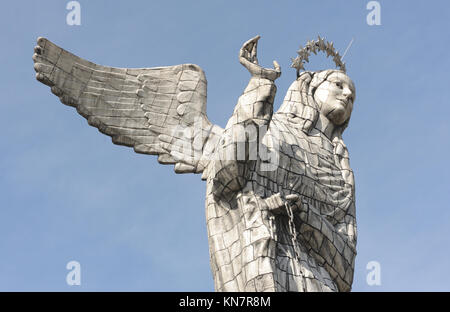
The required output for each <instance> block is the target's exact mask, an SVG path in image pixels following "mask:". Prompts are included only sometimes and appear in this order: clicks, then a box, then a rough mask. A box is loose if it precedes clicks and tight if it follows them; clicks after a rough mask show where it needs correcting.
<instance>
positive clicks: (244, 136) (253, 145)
mask: <svg viewBox="0 0 450 312" xmlns="http://www.w3.org/2000/svg"><path fill="white" fill-rule="evenodd" d="M259 38H260V37H259V36H256V37H254V38H252V39H250V40H248V41H247V42H245V43H244V44H243V46H242V48H241V49H240V51H239V62H240V63H241V64H242V65H243V66H244V67H245V68H247V70H248V71H249V72H250V74H251V75H252V77H251V78H250V82H249V83H248V86H247V87H246V88H245V90H244V93H243V94H242V95H241V96H240V97H239V100H238V103H237V105H236V108H235V109H234V112H233V115H232V116H231V118H230V119H229V121H228V123H227V126H226V128H225V131H224V133H223V135H222V137H221V139H220V141H219V145H218V146H217V149H216V161H214V162H213V163H214V168H213V170H214V173H213V176H214V185H215V187H214V188H213V189H214V193H215V195H227V194H229V193H232V192H235V191H237V190H240V189H242V188H243V187H244V186H245V183H246V181H247V175H248V167H249V166H251V165H253V164H254V163H255V162H256V161H257V159H258V158H259V157H260V148H261V146H260V144H259V142H260V139H261V138H262V137H263V136H264V134H265V133H266V131H267V129H268V125H269V123H270V120H271V119H272V114H273V101H274V98H275V93H276V86H275V83H274V81H275V79H277V78H278V77H279V76H280V75H281V70H280V66H279V65H278V63H277V62H276V61H274V62H273V64H274V69H268V68H263V67H261V66H259V65H258V59H257V56H256V55H257V44H258V40H259Z"/></svg>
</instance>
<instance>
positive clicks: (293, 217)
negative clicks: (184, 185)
mask: <svg viewBox="0 0 450 312" xmlns="http://www.w3.org/2000/svg"><path fill="white" fill-rule="evenodd" d="M258 39H259V36H257V37H255V38H252V39H250V40H249V41H247V42H246V43H244V45H243V46H242V48H241V49H240V53H239V61H240V63H241V64H242V65H243V66H244V67H245V68H247V70H248V71H249V72H250V74H251V78H250V82H249V84H248V86H247V87H246V88H245V90H244V93H243V94H242V95H241V96H240V97H239V100H238V103H237V105H236V107H235V109H234V112H233V115H232V116H231V118H230V119H229V121H228V123H227V125H226V127H225V129H223V128H221V127H219V126H217V125H213V124H212V123H211V122H210V121H209V120H208V118H207V116H206V77H205V74H204V72H203V70H202V69H201V68H200V67H199V66H197V65H193V64H182V65H176V66H168V67H155V68H142V69H129V68H114V67H106V66H100V65H97V64H94V63H91V62H88V61H86V60H84V59H82V58H79V57H77V56H75V55H73V54H71V53H69V52H67V51H65V50H63V49H62V48H60V47H58V46H57V45H55V44H53V43H52V42H50V41H49V40H47V39H45V38H38V40H37V46H36V47H35V50H34V52H35V53H34V55H33V60H34V62H35V65H34V68H35V70H36V72H37V74H36V78H37V80H38V81H40V82H42V83H44V84H46V85H48V86H49V87H51V91H52V92H53V94H55V95H56V96H58V97H59V99H60V100H61V102H62V103H64V104H66V105H69V106H73V107H75V108H76V110H77V112H78V113H79V114H80V115H82V116H83V117H85V118H86V119H87V121H88V123H89V125H91V126H94V127H96V128H98V130H100V132H102V133H104V134H106V135H109V136H111V137H112V141H113V143H115V144H119V145H125V146H129V147H132V148H134V150H135V151H136V152H137V153H143V154H150V155H158V161H159V162H160V163H162V164H174V165H175V172H176V173H202V179H203V180H206V184H207V186H206V187H207V195H206V222H207V229H208V239H209V249H210V262H211V270H212V273H213V276H214V282H215V289H216V291H350V290H351V285H352V280H353V272H354V259H355V256H356V218H355V192H354V178H353V172H352V170H351V168H350V166H349V158H348V151H347V148H346V146H345V144H344V142H343V140H342V132H343V131H344V129H345V128H346V127H347V125H348V122H349V119H350V114H351V111H352V108H353V102H354V99H355V88H354V84H353V82H352V81H351V80H350V78H349V77H348V76H347V75H346V74H345V65H344V64H343V63H342V62H341V57H340V56H339V54H338V53H337V52H336V51H335V49H334V47H333V44H332V43H330V42H326V41H324V39H322V38H320V37H319V39H318V40H315V41H309V42H308V43H307V44H306V46H305V47H304V48H301V49H300V50H299V51H298V56H297V58H295V59H294V60H293V64H292V67H294V68H296V69H297V79H296V80H295V81H294V82H293V83H292V85H291V86H290V87H289V90H288V91H287V94H286V96H285V98H284V101H283V103H282V105H281V107H280V109H279V110H278V111H277V112H275V113H273V102H274V97H275V93H276V86H275V84H274V81H275V80H276V79H277V78H278V77H279V76H280V74H281V70H280V66H279V65H278V63H277V62H276V61H274V68H273V69H268V68H263V67H261V66H260V65H258V60H257V42H258ZM317 51H322V52H326V53H327V56H330V55H331V56H332V57H333V60H334V62H335V63H336V65H337V67H339V69H334V70H322V71H315V72H311V71H306V70H304V68H303V65H304V62H308V56H309V55H310V54H311V52H313V53H315V54H316V52H317Z"/></svg>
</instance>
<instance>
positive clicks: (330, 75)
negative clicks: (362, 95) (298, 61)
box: [311, 70, 355, 126]
mask: <svg viewBox="0 0 450 312" xmlns="http://www.w3.org/2000/svg"><path fill="white" fill-rule="evenodd" d="M311 85H312V86H313V88H314V89H313V90H312V93H313V96H314V101H315V102H316V104H317V106H318V109H319V113H320V114H322V115H324V116H325V117H326V118H327V119H329V120H330V122H332V123H333V124H334V125H335V126H342V125H343V124H344V123H346V122H348V120H349V119H350V115H351V113H352V110H353V102H354V100H355V85H354V84H353V81H352V80H351V79H350V78H349V77H348V76H347V75H346V74H345V73H343V72H341V71H335V70H326V71H322V72H318V73H316V74H315V75H314V78H313V80H312V81H311Z"/></svg>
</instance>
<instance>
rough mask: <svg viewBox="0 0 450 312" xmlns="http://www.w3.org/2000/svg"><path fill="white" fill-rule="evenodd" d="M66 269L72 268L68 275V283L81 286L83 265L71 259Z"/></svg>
mask: <svg viewBox="0 0 450 312" xmlns="http://www.w3.org/2000/svg"><path fill="white" fill-rule="evenodd" d="M66 269H67V270H70V272H69V273H67V276H66V283H67V285H69V286H80V285H81V265H80V263H79V262H78V261H74V260H72V261H70V262H69V263H67V265H66Z"/></svg>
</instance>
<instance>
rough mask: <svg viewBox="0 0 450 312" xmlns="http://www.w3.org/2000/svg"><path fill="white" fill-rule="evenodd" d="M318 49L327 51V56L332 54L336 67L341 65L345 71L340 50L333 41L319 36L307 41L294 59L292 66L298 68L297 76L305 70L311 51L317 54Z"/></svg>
mask: <svg viewBox="0 0 450 312" xmlns="http://www.w3.org/2000/svg"><path fill="white" fill-rule="evenodd" d="M317 51H323V52H326V53H327V57H329V56H332V57H333V61H334V63H335V64H336V67H339V68H340V69H341V70H342V71H343V72H344V73H345V63H343V62H342V59H341V56H340V55H339V52H337V51H336V50H335V49H334V46H333V42H328V41H326V42H325V40H324V39H323V38H321V37H320V36H318V39H317V40H310V41H308V42H307V43H306V45H305V47H304V48H302V47H301V46H300V49H299V50H298V51H297V54H298V56H297V57H296V58H295V59H292V64H291V67H293V68H296V69H297V76H298V75H299V72H300V71H301V70H305V67H303V65H304V62H309V56H310V55H311V52H312V53H314V54H316V55H317Z"/></svg>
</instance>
